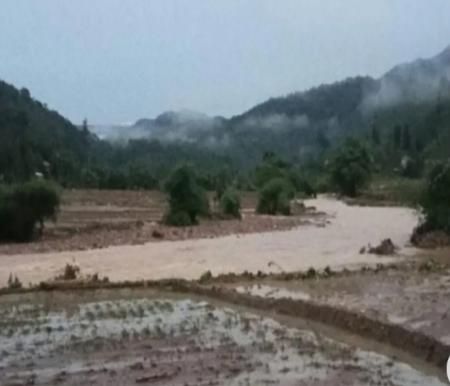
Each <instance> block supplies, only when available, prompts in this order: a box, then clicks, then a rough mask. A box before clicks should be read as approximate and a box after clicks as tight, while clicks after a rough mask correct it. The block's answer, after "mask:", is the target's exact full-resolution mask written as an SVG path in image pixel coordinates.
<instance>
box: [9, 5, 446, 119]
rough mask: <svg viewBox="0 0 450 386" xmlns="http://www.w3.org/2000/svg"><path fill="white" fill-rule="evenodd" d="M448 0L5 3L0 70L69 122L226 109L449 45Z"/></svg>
mask: <svg viewBox="0 0 450 386" xmlns="http://www.w3.org/2000/svg"><path fill="white" fill-rule="evenodd" d="M449 20H450V1H449V0H426V1H424V0H371V1H369V0H76V1H74V0H1V13H0V78H1V79H4V80H5V81H7V82H9V83H13V84H14V85H16V86H17V87H22V86H26V87H28V88H29V89H30V91H31V93H32V95H33V96H34V97H36V98H38V99H40V100H42V101H43V102H46V103H47V104H48V105H49V106H50V107H51V108H54V109H56V110H58V111H60V112H61V113H62V114H63V115H65V116H67V117H68V118H69V119H71V120H73V121H74V122H76V123H77V122H80V121H81V120H82V118H83V117H87V118H88V119H89V120H90V121H91V122H95V123H120V122H131V121H134V120H136V119H138V118H140V117H152V116H155V115H157V114H159V113H161V112H163V111H165V110H169V109H173V110H177V109H181V108H186V109H192V110H197V111H202V112H205V113H208V114H213V115H214V114H221V115H225V116H230V115H233V114H237V113H240V112H243V111H244V110H246V109H248V108H250V107H252V106H253V105H254V104H256V103H258V102H262V101H264V100H265V99H267V98H269V97H271V96H278V95H283V94H286V93H289V92H292V91H295V90H303V89H306V88H309V87H311V86H315V85H318V84H320V83H327V82H332V81H335V80H339V79H342V78H345V77H347V76H353V75H358V74H359V75H365V74H369V75H373V76H379V75H381V74H382V73H383V72H385V71H386V70H388V69H390V67H392V66H393V65H395V64H398V63H400V62H404V61H410V60H413V59H415V58H417V57H429V56H433V55H435V54H437V53H438V52H439V51H441V50H442V49H444V48H445V47H446V46H447V45H449V44H450V22H449Z"/></svg>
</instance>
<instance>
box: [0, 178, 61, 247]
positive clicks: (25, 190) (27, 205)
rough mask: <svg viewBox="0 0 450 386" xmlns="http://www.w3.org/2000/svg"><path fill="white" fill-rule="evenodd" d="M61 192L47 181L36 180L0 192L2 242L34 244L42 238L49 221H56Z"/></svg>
mask: <svg viewBox="0 0 450 386" xmlns="http://www.w3.org/2000/svg"><path fill="white" fill-rule="evenodd" d="M59 203H60V197H59V192H58V189H57V188H56V187H55V186H54V185H53V184H51V183H49V182H47V181H40V180H33V181H30V182H27V183H25V184H22V185H17V186H13V187H3V188H2V189H1V190H0V239H1V240H10V241H20V242H24V241H30V240H31V239H32V238H33V237H35V236H40V235H42V232H43V229H44V221H45V220H56V215H57V212H58V208H59Z"/></svg>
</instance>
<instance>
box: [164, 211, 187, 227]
mask: <svg viewBox="0 0 450 386" xmlns="http://www.w3.org/2000/svg"><path fill="white" fill-rule="evenodd" d="M165 223H166V224H169V225H172V226H175V227H187V226H189V225H192V221H191V218H190V217H189V214H188V213H187V212H185V211H183V210H180V211H177V212H173V211H169V213H168V214H167V216H166V218H165Z"/></svg>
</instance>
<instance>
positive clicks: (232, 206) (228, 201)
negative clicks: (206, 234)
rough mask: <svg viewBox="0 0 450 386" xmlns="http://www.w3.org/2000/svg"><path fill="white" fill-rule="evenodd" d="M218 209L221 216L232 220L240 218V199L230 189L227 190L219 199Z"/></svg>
mask: <svg viewBox="0 0 450 386" xmlns="http://www.w3.org/2000/svg"><path fill="white" fill-rule="evenodd" d="M220 209H221V211H222V213H223V214H225V215H227V216H231V217H234V218H239V219H240V218H241V199H240V197H239V194H238V193H237V192H236V191H235V190H234V189H232V188H227V189H226V190H225V191H224V193H223V194H222V197H221V199H220Z"/></svg>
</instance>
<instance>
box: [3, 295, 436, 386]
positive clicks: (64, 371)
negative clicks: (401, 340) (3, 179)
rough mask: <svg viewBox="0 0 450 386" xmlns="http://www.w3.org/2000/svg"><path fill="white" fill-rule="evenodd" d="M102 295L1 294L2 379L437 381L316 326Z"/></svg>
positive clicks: (197, 303)
mask: <svg viewBox="0 0 450 386" xmlns="http://www.w3.org/2000/svg"><path fill="white" fill-rule="evenodd" d="M100 293H101V294H100V295H99V293H98V292H97V293H94V292H92V293H83V295H74V294H72V295H70V294H64V293H59V294H58V293H55V294H29V295H20V296H19V295H17V296H6V297H4V298H3V299H2V300H1V303H0V320H1V330H0V347H1V352H0V380H1V382H0V383H1V384H2V385H31V384H36V385H47V384H59V385H85V384H90V385H105V384H111V382H112V383H114V384H121V385H135V384H154V385H167V384H170V385H337V384H348V385H367V384H371V385H405V386H406V385H424V384H427V385H430V386H433V385H442V384H443V383H442V382H441V381H440V380H439V379H438V378H437V377H435V376H433V375H427V374H423V373H422V372H421V371H419V370H416V369H414V368H413V367H411V366H409V365H408V364H405V363H401V362H399V361H397V360H393V359H391V358H389V357H387V356H384V355H380V354H377V353H374V352H370V351H365V350H362V349H359V348H356V347H353V346H351V345H349V344H346V343H342V342H340V341H337V340H335V339H334V338H333V337H330V336H327V335H324V334H322V333H320V332H317V331H315V330H314V328H308V329H302V328H291V327H286V326H284V325H282V324H280V323H279V322H277V321H276V320H273V319H271V318H269V317H267V316H261V315H256V314H252V313H251V312H248V311H243V310H237V309H232V308H228V307H226V306H223V305H218V304H212V303H208V302H206V301H202V300H199V299H187V298H179V297H177V298H175V297H174V296H169V295H164V294H160V293H155V292H151V291H149V290H148V291H147V292H146V293H144V292H143V291H140V292H139V291H137V292H136V293H133V292H132V291H126V290H120V291H117V290H116V291H109V292H108V291H105V292H104V293H102V291H100ZM19 301H20V302H19Z"/></svg>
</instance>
